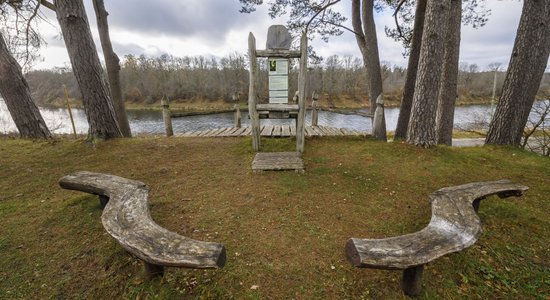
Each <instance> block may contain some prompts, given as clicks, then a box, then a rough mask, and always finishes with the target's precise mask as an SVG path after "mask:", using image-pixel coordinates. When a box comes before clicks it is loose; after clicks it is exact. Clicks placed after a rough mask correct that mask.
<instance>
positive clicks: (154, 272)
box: [143, 261, 164, 277]
mask: <svg viewBox="0 0 550 300" xmlns="http://www.w3.org/2000/svg"><path fill="white" fill-rule="evenodd" d="M143 265H144V266H145V273H147V276H149V277H156V276H160V277H162V276H163V275H164V267H163V266H161V265H155V264H151V263H148V262H146V261H144V262H143Z"/></svg>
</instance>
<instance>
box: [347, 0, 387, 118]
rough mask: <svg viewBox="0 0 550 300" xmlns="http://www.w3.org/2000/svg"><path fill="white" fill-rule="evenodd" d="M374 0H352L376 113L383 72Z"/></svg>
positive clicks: (371, 109) (359, 43) (371, 106)
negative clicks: (375, 22)
mask: <svg viewBox="0 0 550 300" xmlns="http://www.w3.org/2000/svg"><path fill="white" fill-rule="evenodd" d="M373 9H374V1H373V0H363V2H361V1H359V0H353V1H352V8H351V10H352V13H351V14H352V26H353V30H354V31H355V33H356V34H355V38H356V41H357V45H358V46H359V50H360V51H361V56H362V57H363V64H364V66H365V69H366V71H367V83H368V85H369V105H370V113H371V114H372V115H374V111H375V110H376V99H377V98H378V96H379V95H381V94H382V72H381V70H380V57H379V54H378V39H377V37H376V25H375V24H374V15H373Z"/></svg>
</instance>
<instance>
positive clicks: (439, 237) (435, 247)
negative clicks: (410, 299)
mask: <svg viewBox="0 0 550 300" xmlns="http://www.w3.org/2000/svg"><path fill="white" fill-rule="evenodd" d="M527 189H528V187H526V186H523V185H520V184H515V183H512V182H511V181H509V180H500V181H489V182H475V183H469V184H464V185H460V186H454V187H446V188H442V189H440V190H438V191H436V192H435V193H433V194H431V195H430V197H429V200H430V202H431V204H432V218H431V220H430V223H429V224H428V226H427V227H425V228H424V229H422V230H420V231H418V232H415V233H411V234H406V235H402V236H397V237H391V238H386V239H358V238H351V239H349V240H348V241H347V243H346V257H347V259H348V261H349V262H350V263H351V264H352V265H353V266H355V267H359V268H376V269H388V270H392V269H403V270H404V272H403V281H402V284H403V291H404V292H405V294H407V295H410V296H415V295H418V294H419V293H420V289H421V278H422V270H423V266H424V265H425V264H426V263H428V262H430V261H432V260H434V259H437V258H439V257H441V256H443V255H445V254H448V253H452V252H458V251H461V250H463V249H465V248H467V247H470V246H471V245H473V244H474V243H475V242H476V241H477V239H478V238H479V236H480V234H481V223H480V220H479V217H478V216H477V210H478V208H479V203H480V201H481V200H482V199H485V198H486V197H487V196H491V195H495V194H496V195H498V196H499V197H500V198H506V197H510V196H521V195H522V194H523V192H524V191H526V190H527Z"/></svg>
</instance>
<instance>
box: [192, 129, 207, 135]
mask: <svg viewBox="0 0 550 300" xmlns="http://www.w3.org/2000/svg"><path fill="white" fill-rule="evenodd" d="M208 131H210V130H200V131H197V133H196V135H195V136H204V135H205V134H207V133H208Z"/></svg>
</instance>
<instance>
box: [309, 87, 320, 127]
mask: <svg viewBox="0 0 550 300" xmlns="http://www.w3.org/2000/svg"><path fill="white" fill-rule="evenodd" d="M311 98H312V99H313V101H312V102H311V109H312V111H311V126H317V125H318V123H319V110H318V109H317V100H319V95H318V94H317V93H316V92H315V91H313V94H312V95H311Z"/></svg>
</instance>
